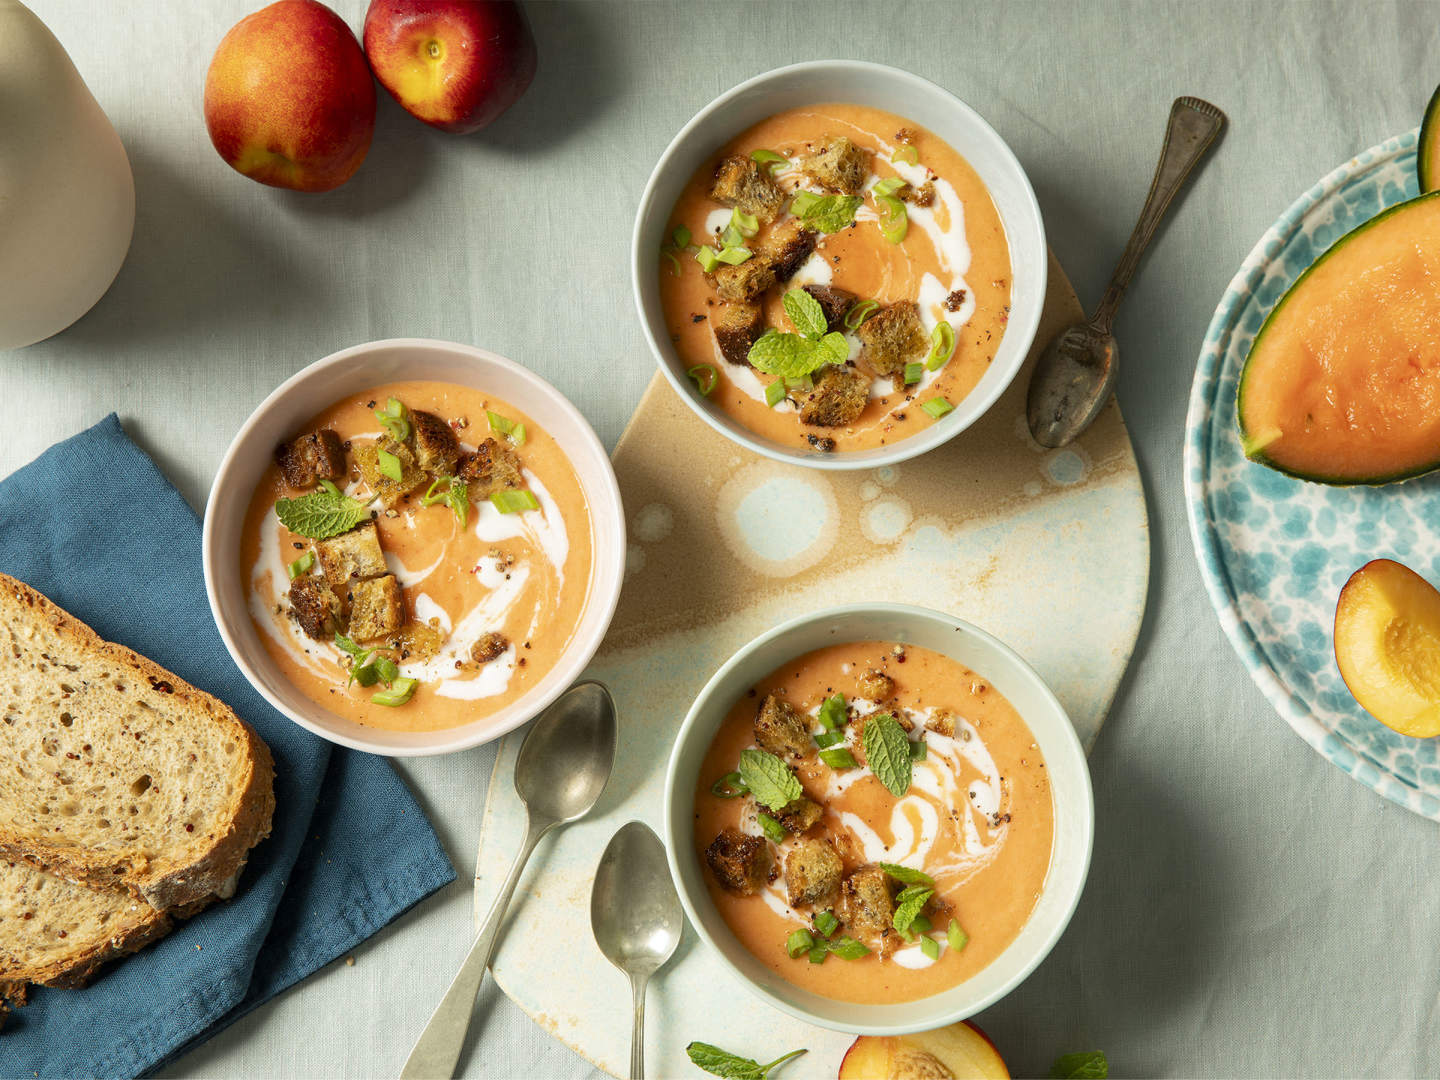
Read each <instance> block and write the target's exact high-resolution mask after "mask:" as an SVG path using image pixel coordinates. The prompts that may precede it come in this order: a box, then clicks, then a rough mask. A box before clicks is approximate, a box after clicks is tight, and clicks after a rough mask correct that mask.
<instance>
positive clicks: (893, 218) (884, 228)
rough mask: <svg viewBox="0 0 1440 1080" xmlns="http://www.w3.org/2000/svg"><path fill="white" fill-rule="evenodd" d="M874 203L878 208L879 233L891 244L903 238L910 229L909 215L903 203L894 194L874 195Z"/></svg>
mask: <svg viewBox="0 0 1440 1080" xmlns="http://www.w3.org/2000/svg"><path fill="white" fill-rule="evenodd" d="M875 205H876V206H878V207H879V208H880V233H881V235H883V236H884V237H885V239H886V240H889V241H890V243H892V244H898V243H900V242H901V241H902V240H904V239H905V234H906V233H908V232H909V231H910V215H909V214H908V213H906V211H905V204H904V203H903V202H901V201H900V200H899V199H897V198H896V197H895V196H894V195H877V196H875Z"/></svg>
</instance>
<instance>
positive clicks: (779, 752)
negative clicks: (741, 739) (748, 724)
mask: <svg viewBox="0 0 1440 1080" xmlns="http://www.w3.org/2000/svg"><path fill="white" fill-rule="evenodd" d="M755 743H756V745H758V746H759V747H760V749H762V750H768V751H770V753H772V754H774V755H775V756H776V757H779V758H789V757H797V758H799V757H807V756H808V755H809V754H810V752H811V749H812V740H811V738H810V726H809V724H807V723H806V722H805V719H804V718H802V717H801V715H800V714H799V713H798V712H796V711H795V708H794V706H792V705H791V704H790V703H789V702H788V701H786V700H785V699H784V698H782V697H777V696H776V695H775V694H766V695H765V700H764V701H762V702H761V703H760V708H759V709H757V710H756V712H755Z"/></svg>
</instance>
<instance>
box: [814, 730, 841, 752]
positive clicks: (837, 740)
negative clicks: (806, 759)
mask: <svg viewBox="0 0 1440 1080" xmlns="http://www.w3.org/2000/svg"><path fill="white" fill-rule="evenodd" d="M844 741H845V733H844V732H842V731H822V732H820V734H819V735H816V736H815V745H816V746H818V747H820V749H821V750H828V749H829V748H830V747H832V746H839V745H840V744H841V743H843V742H844Z"/></svg>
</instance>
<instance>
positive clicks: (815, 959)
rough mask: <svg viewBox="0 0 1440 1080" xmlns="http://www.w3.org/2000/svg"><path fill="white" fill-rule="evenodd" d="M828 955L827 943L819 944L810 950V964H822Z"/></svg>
mask: <svg viewBox="0 0 1440 1080" xmlns="http://www.w3.org/2000/svg"><path fill="white" fill-rule="evenodd" d="M829 955H830V945H829V943H828V942H822V943H821V944H819V945H816V946H815V947H814V948H813V949H811V950H810V962H811V963H812V964H823V963H824V962H825V958H826V957H827V956H829Z"/></svg>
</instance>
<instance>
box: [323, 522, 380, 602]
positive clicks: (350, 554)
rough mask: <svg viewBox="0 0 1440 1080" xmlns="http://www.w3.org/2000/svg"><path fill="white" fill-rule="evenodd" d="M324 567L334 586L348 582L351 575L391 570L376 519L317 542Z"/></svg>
mask: <svg viewBox="0 0 1440 1080" xmlns="http://www.w3.org/2000/svg"><path fill="white" fill-rule="evenodd" d="M315 553H316V554H317V555H319V556H320V570H321V572H322V573H323V574H324V575H325V580H326V581H328V582H330V584H331V585H337V586H338V585H344V584H345V583H346V582H347V581H349V580H350V579H351V578H370V577H379V576H380V575H381V574H384V573H388V572H389V570H388V568H387V567H386V565H385V553H384V552H383V551H381V550H380V530H379V529H378V528H376V526H375V522H373V521H362V522H361V523H360V524H359V525H356V526H355V528H353V529H351V530H350V531H349V532H343V533H341V534H340V535H339V536H332V537H331V538H330V539H328V540H317V541H316V542H315Z"/></svg>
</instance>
